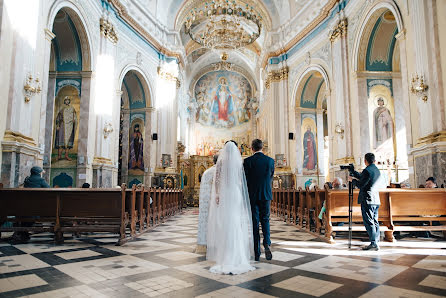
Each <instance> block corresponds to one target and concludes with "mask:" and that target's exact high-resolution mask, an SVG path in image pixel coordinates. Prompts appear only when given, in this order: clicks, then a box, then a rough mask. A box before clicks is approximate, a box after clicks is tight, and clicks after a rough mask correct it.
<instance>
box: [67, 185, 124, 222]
mask: <svg viewBox="0 0 446 298" xmlns="http://www.w3.org/2000/svg"><path fill="white" fill-rule="evenodd" d="M59 191H60V188H59ZM121 205H122V192H121V190H120V189H90V190H82V189H79V190H78V189H73V191H62V192H61V193H60V216H61V217H74V216H78V217H121Z"/></svg>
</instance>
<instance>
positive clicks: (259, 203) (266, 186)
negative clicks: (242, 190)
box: [243, 139, 274, 261]
mask: <svg viewBox="0 0 446 298" xmlns="http://www.w3.org/2000/svg"><path fill="white" fill-rule="evenodd" d="M251 148H252V151H253V152H254V154H253V155H252V156H250V157H248V158H246V159H245V161H244V162H243V167H244V168H245V175H246V182H247V184H248V192H249V198H250V201H251V212H252V225H253V233H254V255H255V260H256V261H259V260H260V234H259V223H261V224H262V232H263V247H264V248H265V258H266V259H267V260H271V259H272V258H273V255H272V254H271V248H270V246H271V239H270V236H269V214H270V205H271V200H272V198H273V194H272V190H271V180H272V178H273V175H274V159H272V158H271V157H268V156H266V155H265V154H263V153H262V149H263V142H262V141H261V140H259V139H255V140H253V141H252V144H251Z"/></svg>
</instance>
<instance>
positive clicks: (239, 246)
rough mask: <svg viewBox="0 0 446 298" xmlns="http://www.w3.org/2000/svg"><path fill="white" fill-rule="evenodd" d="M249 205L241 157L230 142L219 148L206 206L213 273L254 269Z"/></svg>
mask: <svg viewBox="0 0 446 298" xmlns="http://www.w3.org/2000/svg"><path fill="white" fill-rule="evenodd" d="M252 235H253V234H252V218H251V206H250V203H249V195H248V188H247V186H246V178H245V173H244V170H243V160H242V157H241V155H240V152H239V150H238V148H237V146H236V145H235V144H234V142H232V141H230V142H227V143H226V144H225V146H224V148H223V149H222V151H221V152H220V155H219V158H218V161H217V167H216V170H215V178H214V186H213V188H212V196H211V201H210V207H209V217H208V234H207V255H206V257H207V259H208V260H211V261H215V266H213V267H211V268H210V271H211V272H213V273H221V274H241V273H245V272H248V271H252V270H255V267H253V266H251V265H250V259H251V257H252V256H253V252H254V249H253V243H254V242H253V236H252Z"/></svg>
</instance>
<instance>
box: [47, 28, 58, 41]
mask: <svg viewBox="0 0 446 298" xmlns="http://www.w3.org/2000/svg"><path fill="white" fill-rule="evenodd" d="M44 31H45V39H46V40H48V41H52V40H53V38H54V37H56V34H54V33H53V32H52V31H51V30H50V29H48V28H45V29H44Z"/></svg>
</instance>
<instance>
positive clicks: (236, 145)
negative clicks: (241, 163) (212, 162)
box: [225, 140, 238, 148]
mask: <svg viewBox="0 0 446 298" xmlns="http://www.w3.org/2000/svg"><path fill="white" fill-rule="evenodd" d="M229 142H233V143H234V144H235V147H237V148H238V144H237V142H236V141H234V140H229V141H226V143H225V145H226V144H227V143H229Z"/></svg>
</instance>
